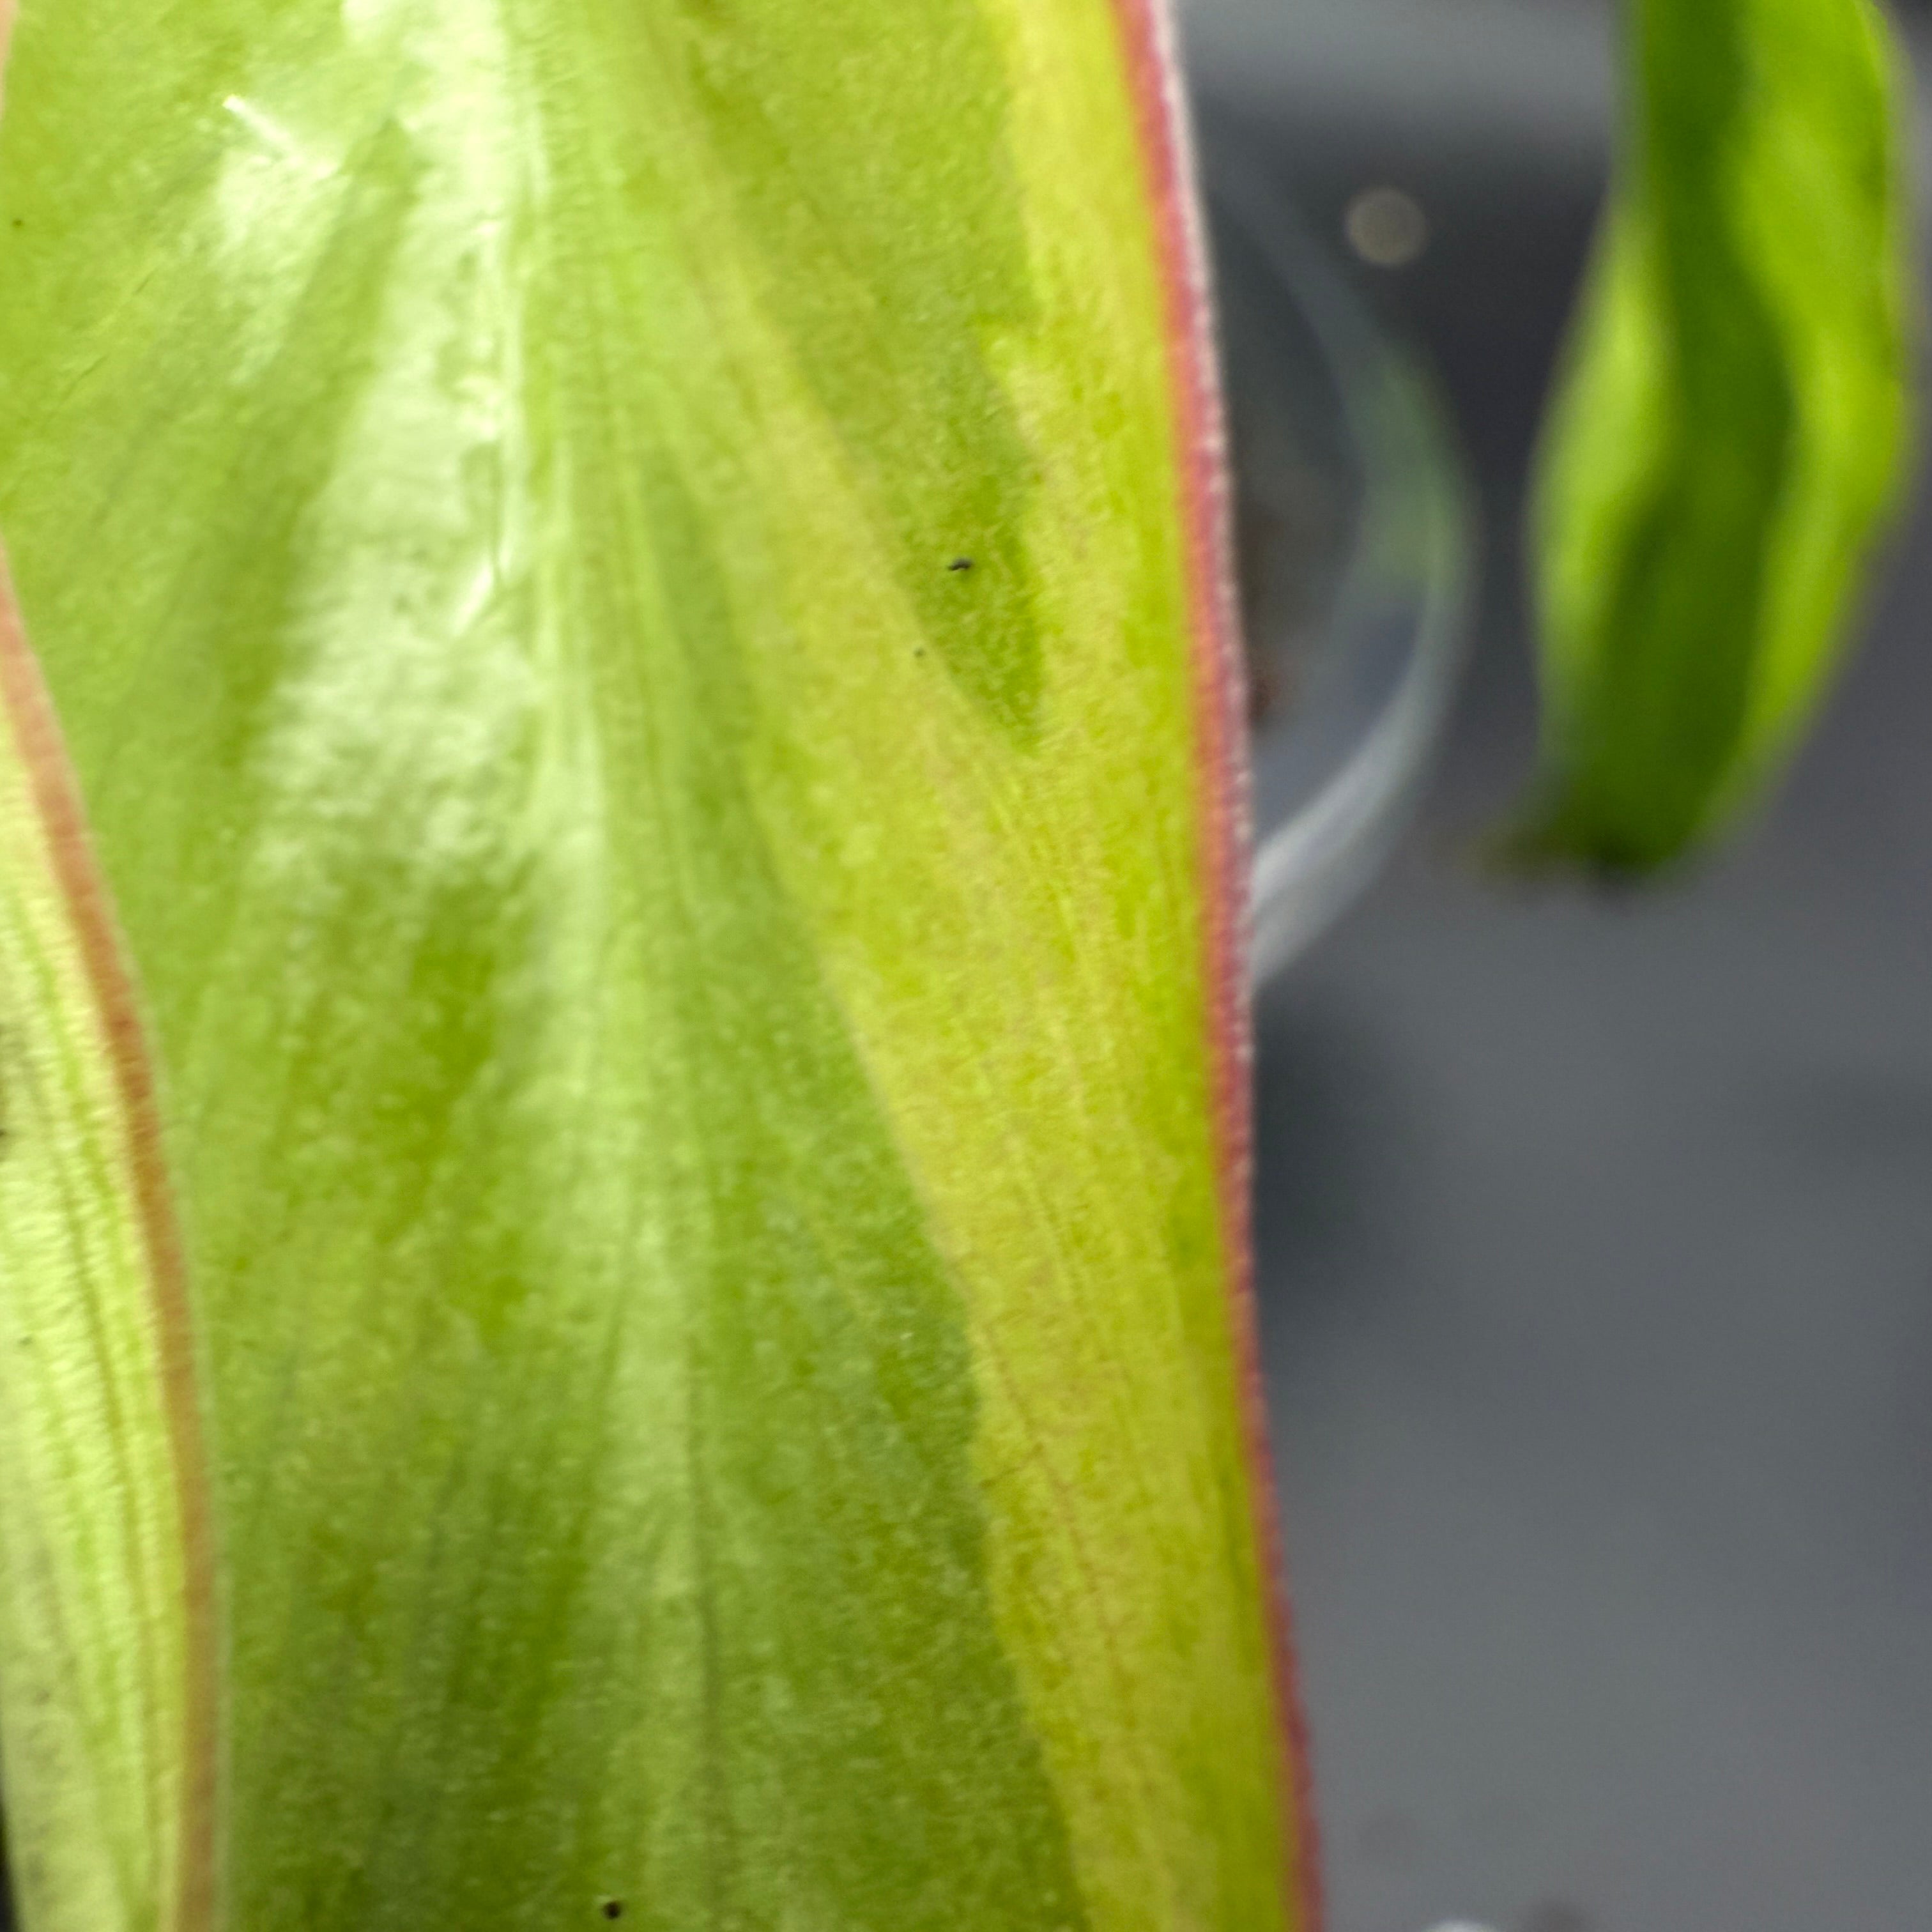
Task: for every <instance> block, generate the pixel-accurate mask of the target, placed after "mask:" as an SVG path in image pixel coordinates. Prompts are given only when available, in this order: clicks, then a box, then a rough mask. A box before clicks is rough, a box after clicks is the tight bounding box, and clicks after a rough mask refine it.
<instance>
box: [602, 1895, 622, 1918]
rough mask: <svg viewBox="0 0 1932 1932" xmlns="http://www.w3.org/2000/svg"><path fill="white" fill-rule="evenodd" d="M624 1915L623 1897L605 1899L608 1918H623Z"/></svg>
mask: <svg viewBox="0 0 1932 1932" xmlns="http://www.w3.org/2000/svg"><path fill="white" fill-rule="evenodd" d="M623 1915H624V1901H623V1900H622V1899H621V1898H607V1899H606V1900H604V1917H605V1918H622V1917H623Z"/></svg>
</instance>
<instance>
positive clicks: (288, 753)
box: [0, 0, 1296, 1932]
mask: <svg viewBox="0 0 1932 1932" xmlns="http://www.w3.org/2000/svg"><path fill="white" fill-rule="evenodd" d="M8 88H9V94H8V106H7V118H6V121H5V124H4V130H0V287H5V290H7V301H6V302H5V304H4V305H0V528H4V529H5V531H6V532H7V538H8V541H9V544H10V547H11V549H12V551H13V558H14V564H15V568H16V572H17V579H18V582H19V585H20V599H21V603H22V606H23V610H24V613H25V616H26V625H27V628H28V633H29V634H30V636H31V639H32V641H33V643H34V647H35V649H36V650H37V652H38V653H39V655H40V658H41V659H42V661H43V663H44V664H45V666H46V673H47V676H48V679H49V683H50V685H51V686H52V690H53V692H54V695H55V700H56V703H57V705H58V710H59V712H60V715H61V719H62V724H63V727H64V728H65V732H66V733H67V736H68V742H69V744H70V745H71V748H72V751H73V755H74V761H75V763H76V765H77V768H78V769H79V771H80V777H81V780H82V783H83V789H84V790H85V793H86V799H87V804H88V808H89V815H90V819H91V821H92V825H93V827H94V829H95V835H96V838H97V839H98V846H99V850H100V853H101V861H102V864H103V866H104V870H105V871H106V873H107V876H108V878H109V880H110V883H111V884H112V886H113V891H114V894H115V901H116V904H117V906H118V909H119V912H120V915H121V919H122V920H123V922H124V926H125V928H126V931H127V935H128V942H129V946H130V952H131V954H132V956H133V961H134V962H135V965H136V968H137V969H138V972H139V977H140V980H141V983H142V989H143V992H144V995H145V999H146V1001H147V1002H148V1006H149V1007H150V1008H151V1013H152V1019H153V1034H154V1040H155V1043H156V1051H157V1058H158V1060H159V1062H160V1074H161V1077H162V1085H163V1100H164V1106H163V1115H164V1126H165V1129H166V1138H165V1145H166V1154H167V1160H168V1166H169V1172H170V1175H171V1177H172V1181H173V1184H174V1187H175V1196H176V1199H177V1201H178V1208H179V1213H180V1217H181V1223H182V1225H183V1229H184V1238H185V1242H186V1247H187V1259H188V1268H189V1274H190V1285H191V1288H192V1292H193V1301H194V1305H195V1308H196V1316H197V1320H198V1322H199V1328H200V1331H201V1334H202V1341H203V1344H204V1346H205V1352H206V1356H207V1361H208V1389H207V1396H206V1407H207V1410H208V1415H209V1417H210V1420H211V1427H212V1431H213V1436H214V1493H215V1498H216V1503H217V1517H218V1525H219V1529H220V1538H221V1544H222V1548H223V1579H224V1599H223V1600H224V1603H225V1605H226V1613H227V1618H228V1631H227V1652H226V1655H227V1659H228V1667H227V1674H226V1684H225V1687H224V1698H223V1721H224V1725H225V1729H224V1733H223V1742H224V1748H225V1753H226V1759H225V1762H226V1784H225V1786H224V1794H225V1808H224V1812H223V1829H222V1846H223V1872H224V1882H223V1893H222V1897H223V1901H224V1913H225V1915H224V1916H223V1918H222V1919H221V1920H220V1922H221V1923H223V1924H226V1925H229V1926H232V1927H235V1928H236V1932H385V1928H389V1927H395V1928H398V1932H401V1928H405V1927H407V1928H408V1929H409V1932H445V1928H447V1932H476V1928H478V1927H489V1928H490V1932H498V1929H499V1928H502V1932H520V1928H524V1927H528V1928H530V1932H538V1928H541V1932H558V1929H559V1928H568V1927H571V1926H573V1925H583V1926H586V1927H589V1926H591V1925H593V1924H598V1923H600V1922H601V1917H602V1915H603V1914H604V1911H605V1909H606V1908H607V1905H610V1904H613V1903H614V1904H618V1905H620V1906H621V1909H622V1918H623V1921H624V1923H625V1924H626V1925H627V1926H628V1925H639V1926H642V1927H650V1928H661V1932H697V1928H704V1929H705V1932H727V1928H730V1932H737V1928H747V1929H748V1932H749V1928H756V1932H766V1928H769V1932H873V1928H876V1932H922V1928H931V1932H957V1928H970V1927H989V1928H990V1927H999V1928H1001V1932H1071V1928H1073V1927H1091V1928H1094V1932H1178V1928H1190V1932H1191V1928H1197V1927H1198V1928H1200V1932H1223V1928H1234V1927H1239V1928H1241V1932H1249V1928H1254V1932H1268V1928H1271V1927H1287V1926H1289V1925H1291V1924H1293V1923H1295V1912H1296V1907H1295V1904H1294V1902H1293V1898H1292V1879H1291V1871H1292V1864H1293V1861H1294V1855H1295V1846H1294V1845H1293V1843H1292V1837H1293V1828H1292V1824H1291V1823H1290V1821H1289V1817H1288V1809H1289V1808H1288V1806H1287V1804H1286V1793H1285V1792H1284V1791H1283V1788H1282V1787H1283V1768H1282V1761H1281V1745H1280V1739H1279V1736H1278V1732H1277V1719H1276V1703H1277V1697H1276V1688H1275V1686H1274V1682H1273V1679H1272V1671H1271V1661H1270V1647H1269V1635H1268V1620H1267V1617H1266V1615H1265V1610H1264V1604H1263V1595H1264V1593H1263V1589H1262V1577H1261V1575H1260V1574H1259V1571H1260V1565H1259V1559H1258V1556H1257V1553H1256V1547H1255V1538H1254V1517H1253V1511H1254V1506H1255V1497H1254V1487H1253V1476H1252V1475H1251V1473H1250V1470H1249V1469H1248V1466H1247V1460H1246V1458H1245V1456H1244V1448H1243V1442H1242V1436H1241V1424H1240V1419H1239V1409H1238V1401H1237V1376H1236V1373H1235V1347H1234V1332H1233V1331H1234V1328H1235V1318H1234V1316H1233V1313H1232V1310H1231V1306H1230V1301H1229V1280H1230V1278H1231V1276H1232V1273H1233V1271H1234V1268H1235V1254H1236V1253H1237V1251H1238V1246H1239V1240H1240V1234H1239V1230H1238V1229H1234V1228H1231V1227H1228V1226H1223V1220H1222V1208H1221V1205H1220V1203H1221V1200H1222V1198H1223V1197H1222V1193H1221V1190H1220V1184H1219V1182H1218V1181H1217V1172H1216V1167H1217V1140H1216V1134H1215V1130H1214V1125H1213V1121H1212V1115H1213V1108H1214V1095H1215V1091H1216V1086H1215V1070H1214V1056H1213V1051H1212V1048H1211V1041H1210V1040H1209V1037H1208V1019H1207V1012H1208V992H1207V989H1206V986H1205V958H1204V955H1205V944H1204V922H1205V919H1206V918H1207V916H1208V907H1207V904H1206V903H1205V895H1206V891H1207V888H1206V886H1205V883H1204V881H1203V878H1202V869H1201V868H1202V850H1203V849H1204V842H1205V841H1204V827H1203V824H1202V815H1203V812H1204V811H1205V805H1204V803H1203V800H1204V799H1205V796H1207V790H1208V787H1207V785H1206V784H1205V781H1204V778H1203V775H1202V774H1200V773H1199V772H1198V771H1197V769H1196V765H1197V746H1198V745H1199V742H1202V736H1203V733H1202V720H1201V719H1200V718H1198V717H1197V715H1196V708H1195V707H1196V670H1195V667H1194V664H1193V655H1192V654H1193V651H1194V649H1195V648H1196V646H1195V642H1194V640H1193V639H1192V638H1191V637H1190V619H1189V610H1190V584H1189V581H1188V574H1187V572H1188V562H1187V544H1186V541H1185V532H1184V525H1183V512H1182V504H1181V486H1180V480H1179V475H1178V467H1179V466H1178V458H1177V452H1176V449H1175V415H1176V398H1175V395H1174V392H1173V386H1172V380H1173V379H1172V374H1171V371H1170V364H1169V349H1168V345H1167V344H1166V341H1165V339H1164V324H1163V313H1164V311H1163V293H1162V284H1161V272H1160V264H1159V261H1158V250H1157V238H1156V232H1155V226H1154V218H1153V215H1152V214H1151V210H1150V208H1149V206H1148V200H1147V197H1146V193H1145V186H1144V184H1145V178H1146V165H1145V157H1144V156H1143V155H1142V154H1141V152H1140V151H1139V145H1138V139H1137V136H1136V108H1135V104H1134V102H1133V99H1132V98H1131V95H1130V89H1129V86H1128V80H1127V62H1126V59H1125V58H1124V46H1123V40H1122V34H1121V20H1120V18H1119V17H1117V14H1116V12H1115V7H1114V6H1113V5H1112V4H1111V0H922V4H921V5H919V6H917V7H907V6H906V5H904V0H823V4H820V5H815V6H813V7H802V6H800V5H796V4H795V0H661V3H660V0H653V4H652V5H637V4H634V0H190V4H187V5H183V6H179V7H173V8H171V9H168V10H164V11H162V12H160V13H154V12H142V11H141V10H133V11H130V10H128V9H127V8H126V7H123V6H119V5H110V4H108V0H24V5H23V7H22V12H21V17H20V25H19V28H18V31H17V45H16V49H15V55H14V58H13V65H12V68H11V70H10V76H9V82H8ZM956 565H957V566H960V567H958V568H956V567H955V566H956ZM1225 1044H1226V1050H1227V1051H1229V1052H1233V1051H1234V1050H1235V1043H1233V1042H1229V1043H1225ZM20 1775H23V1776H25V1775H29V1774H28V1772H26V1771H25V1770H24V1769H23V1771H22V1772H21V1773H20ZM31 1775H40V1772H39V1771H38V1770H36V1772H34V1773H33V1774H31ZM45 1775H47V1776H48V1777H49V1778H54V1777H57V1776H58V1775H59V1774H58V1767H56V1766H51V1765H49V1766H47V1767H46V1768H45ZM155 1922H157V1921H154V1920H152V1919H151V1918H144V1917H142V1915H140V1914H139V1912H133V1911H130V1912H127V1913H125V1914H124V1915H122V1916H121V1917H120V1918H118V1919H117V1918H106V1919H103V1920H101V1921H99V1925H100V1932H122V1928H126V1932H145V1928H146V1927H148V1926H149V1925H150V1924H153V1923H155ZM29 1932H41V1928H40V1927H36V1926H30V1928H29Z"/></svg>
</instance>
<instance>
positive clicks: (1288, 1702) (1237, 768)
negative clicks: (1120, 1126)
mask: <svg viewBox="0 0 1932 1932" xmlns="http://www.w3.org/2000/svg"><path fill="white" fill-rule="evenodd" d="M1111 4H1112V6H1113V7H1114V10H1115V16H1116V17H1117V19H1118V22H1119V26H1120V31H1121V40H1122V43H1123V46H1124V51H1125V53H1126V57H1127V76H1128V83H1129V86H1130V89H1131V91H1132V94H1133V101H1134V107H1135V112H1136V118H1137V120H1138V123H1139V135H1140V143H1141V151H1142V157H1143V163H1144V166H1145V169H1146V171H1147V187H1148V195H1149V197H1150V199H1151V204H1152V207H1153V211H1154V226H1155V233H1156V241H1157V248H1158V249H1159V252H1160V267H1161V272H1162V273H1161V279H1162V284H1163V293H1164V296H1165V300H1166V317H1165V322H1166V334H1167V345H1168V371H1169V386H1170V388H1171V389H1172V394H1173V398H1174V416H1175V422H1174V435H1175V446H1176V449H1177V450H1178V452H1179V456H1180V463H1179V469H1180V488H1181V520H1182V526H1183V529H1184V538H1185V542H1186V546H1187V556H1186V568H1187V590H1188V617H1189V628H1190V634H1191V637H1192V638H1193V660H1192V668H1193V687H1194V718H1195V729H1196V746H1195V760H1196V773H1197V776H1198V782H1199V788H1200V789H1199V825H1200V828H1201V832H1200V836H1201V847H1200V854H1199V863H1200V868H1201V875H1202V899H1203V905H1204V909H1205V918H1204V920H1203V934H1202V944H1203V947H1204V950H1205V961H1204V965H1205V975H1204V980H1205V986H1206V989H1207V994H1208V1016H1207V1018H1208V1051H1209V1061H1210V1066H1211V1077H1212V1080H1213V1106H1214V1136H1215V1143H1216V1154H1217V1164H1218V1182H1219V1193H1220V1210H1221V1225H1222V1229H1223V1241H1224V1242H1225V1244H1226V1253H1227V1256H1228V1272H1229V1283H1228V1292H1229V1300H1230V1302H1231V1304H1232V1308H1231V1315H1232V1331H1233V1336H1234V1343H1235V1358H1236V1367H1237V1370H1238V1375H1239V1379H1240V1388H1241V1412H1242V1414H1241V1422H1242V1433H1243V1436H1244V1440H1245V1442H1246V1446H1247V1460H1248V1464H1249V1471H1250V1483H1249V1488H1250V1495H1251V1496H1252V1497H1253V1509H1254V1535H1255V1541H1256V1546H1257V1550H1258V1554H1259V1560H1260V1564H1261V1568H1262V1574H1263V1575H1264V1577H1265V1579H1266V1580H1267V1587H1268V1599H1269V1602H1268V1607H1269V1621H1270V1626H1271V1640H1272V1649H1273V1671H1274V1697H1275V1704H1276V1710H1277V1718H1278V1720H1279V1730H1280V1737H1281V1741H1282V1777H1283V1790H1284V1791H1285V1793H1286V1794H1287V1796H1288V1801H1289V1808H1290V1814H1291V1815H1290V1817H1289V1820H1288V1828H1289V1829H1288V1840H1289V1872H1288V1874H1287V1879H1288V1891H1289V1896H1290V1897H1293V1898H1295V1900H1296V1901H1297V1903H1298V1907H1299V1932H1321V1927H1322V1921H1323V1901H1322V1881H1321V1848H1320V1840H1319V1831H1318V1829H1317V1826H1316V1817H1315V1807H1314V1796H1313V1789H1312V1786H1311V1783H1310V1777H1309V1769H1308V1766H1309V1751H1308V1738H1307V1724H1306V1721H1305V1720H1304V1715H1303V1711H1302V1703H1301V1691H1300V1688H1299V1684H1298V1679H1297V1676H1296V1673H1295V1642H1294V1620H1293V1614H1292V1610H1291V1607H1290V1604H1289V1595H1288V1586H1287V1581H1286V1569H1285V1567H1284V1565H1283V1550H1282V1537H1281V1519H1280V1511H1279V1508H1278V1507H1277V1496H1276V1487H1275V1479H1274V1458H1273V1456H1272V1454H1271V1451H1270V1448H1269V1445H1268V1411H1267V1406H1266V1403H1265V1397H1264V1394H1263V1388H1262V1371H1261V1353H1260V1343H1259V1331H1258V1328H1257V1325H1256V1313H1255V1292H1254V1247H1253V1238H1252V1235H1251V1232H1250V1187H1251V1184H1252V1180H1253V1163H1254V1127H1253V1063H1254V1050H1253V1021H1252V1015H1251V1003H1250V992H1249V980H1248V941H1249V934H1248V901H1249V881H1250V877H1251V874H1252V870H1253V856H1252V841H1251V836H1250V803H1249V792H1248V759H1247V703H1246V697H1247V673H1246V668H1245V662H1246V661H1245V656H1244V652H1243V649H1242V646H1241V617H1240V613H1239V610H1238V607H1237V604H1236V602H1235V587H1234V586H1235V578H1234V569H1233V544H1232V520H1231V514H1230V500H1229V499H1230V490H1229V470H1228V456H1227V431H1226V419H1225V416H1224V413H1223V405H1222V398H1221V388H1220V362H1219V359H1218V357H1217V353H1216V349H1215V342H1216V335H1215V326H1214V299H1213V293H1212V284H1211V281H1210V278H1209V275H1208V256H1207V247H1206V242H1205V236H1204V233H1203V229H1202V217H1201V204H1200V199H1199V193H1198V190H1197V187H1196V168H1195V160H1194V144H1193V130H1192V127H1191V124H1190V118H1189V115H1188V111H1187V100H1186V97H1185V95H1184V92H1183V91H1182V86H1181V63H1180V58H1179V52H1178V44H1177V40H1176V36H1175V28H1174V22H1173V19H1172V14H1171V13H1170V11H1169V5H1168V0H1111Z"/></svg>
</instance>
